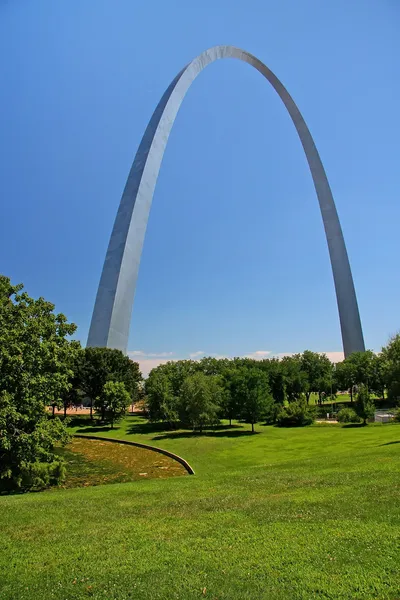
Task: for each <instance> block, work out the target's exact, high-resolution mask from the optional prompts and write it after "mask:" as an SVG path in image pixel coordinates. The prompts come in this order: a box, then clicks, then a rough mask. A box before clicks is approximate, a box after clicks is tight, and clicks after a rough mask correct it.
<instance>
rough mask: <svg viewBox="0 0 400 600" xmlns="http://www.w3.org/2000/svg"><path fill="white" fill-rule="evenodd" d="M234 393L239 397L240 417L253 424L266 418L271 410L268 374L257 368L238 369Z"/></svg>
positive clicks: (252, 429)
mask: <svg viewBox="0 0 400 600" xmlns="http://www.w3.org/2000/svg"><path fill="white" fill-rule="evenodd" d="M235 388H236V392H235V393H236V394H237V395H238V396H239V397H240V402H239V399H238V404H239V406H240V408H239V410H240V417H241V418H242V419H243V420H244V421H245V422H246V423H251V431H252V432H253V433H254V425H255V423H257V422H258V421H261V420H262V419H267V418H268V417H269V416H270V415H272V412H273V406H274V399H273V398H272V395H271V391H270V388H269V385H268V376H267V374H266V373H263V372H262V371H260V370H259V369H257V368H249V369H246V368H243V367H242V368H241V369H238V371H237V374H236V382H235Z"/></svg>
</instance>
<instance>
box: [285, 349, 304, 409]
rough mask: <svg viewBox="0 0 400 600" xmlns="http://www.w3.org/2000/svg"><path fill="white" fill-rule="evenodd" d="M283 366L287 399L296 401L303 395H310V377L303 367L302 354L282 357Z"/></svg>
mask: <svg viewBox="0 0 400 600" xmlns="http://www.w3.org/2000/svg"><path fill="white" fill-rule="evenodd" d="M282 368H283V372H284V377H285V390H286V398H287V400H288V401H289V402H296V401H298V400H300V399H301V398H302V397H303V396H306V395H308V397H309V391H310V388H309V383H308V377H307V373H306V372H305V371H304V370H302V368H301V355H300V354H296V355H294V356H285V357H284V358H283V359H282Z"/></svg>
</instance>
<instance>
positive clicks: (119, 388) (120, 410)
mask: <svg viewBox="0 0 400 600" xmlns="http://www.w3.org/2000/svg"><path fill="white" fill-rule="evenodd" d="M130 403H131V395H130V394H129V392H128V391H127V389H126V387H125V384H124V383H122V382H121V381H107V382H106V383H105V384H104V387H103V389H102V391H101V394H100V396H98V397H97V398H96V399H95V403H94V405H95V408H96V410H97V411H98V412H99V413H100V414H101V415H102V418H103V417H104V418H105V419H107V420H108V421H110V423H111V429H113V428H114V423H115V422H116V421H119V420H120V419H122V417H123V416H125V414H126V410H127V408H128V406H129V404H130Z"/></svg>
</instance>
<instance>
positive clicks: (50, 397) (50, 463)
mask: <svg viewBox="0 0 400 600" xmlns="http://www.w3.org/2000/svg"><path fill="white" fill-rule="evenodd" d="M21 290H22V286H21V285H18V286H13V285H11V283H10V280H9V279H8V278H7V277H3V276H0V349H1V353H0V489H7V490H9V489H12V488H15V487H16V488H21V489H31V488H35V487H43V486H44V485H46V484H47V482H50V481H54V479H55V478H57V477H59V478H61V477H62V472H63V470H62V468H61V465H57V463H59V460H58V458H57V456H56V455H55V453H54V446H55V444H57V443H60V444H63V443H66V441H67V440H68V439H69V438H68V434H67V431H66V428H65V426H64V425H63V424H62V423H61V421H60V420H59V419H53V420H49V418H48V414H47V406H51V405H55V406H59V405H61V402H62V401H61V398H62V396H63V395H64V394H65V393H67V391H68V389H69V388H70V385H71V384H70V378H71V376H72V373H73V371H72V365H73V361H74V358H75V356H76V354H77V353H78V352H79V349H80V346H79V343H78V342H71V341H69V340H68V339H67V336H69V335H72V334H73V333H74V331H75V329H76V327H75V325H73V324H71V323H68V322H67V319H66V318H65V316H64V315H62V314H55V313H54V312H53V310H54V305H53V304H51V303H50V302H47V301H46V300H44V299H43V298H39V299H38V300H34V299H33V298H30V297H29V296H28V294H27V293H26V292H22V291H21Z"/></svg>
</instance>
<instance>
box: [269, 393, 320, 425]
mask: <svg viewBox="0 0 400 600" xmlns="http://www.w3.org/2000/svg"><path fill="white" fill-rule="evenodd" d="M314 419H315V407H314V406H309V405H308V404H307V402H306V400H304V399H303V398H301V399H300V400H295V401H294V402H290V403H289V404H288V405H287V406H282V408H281V409H280V411H279V412H278V416H277V424H278V425H279V427H305V426H306V425H311V424H312V423H313V422H314Z"/></svg>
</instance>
